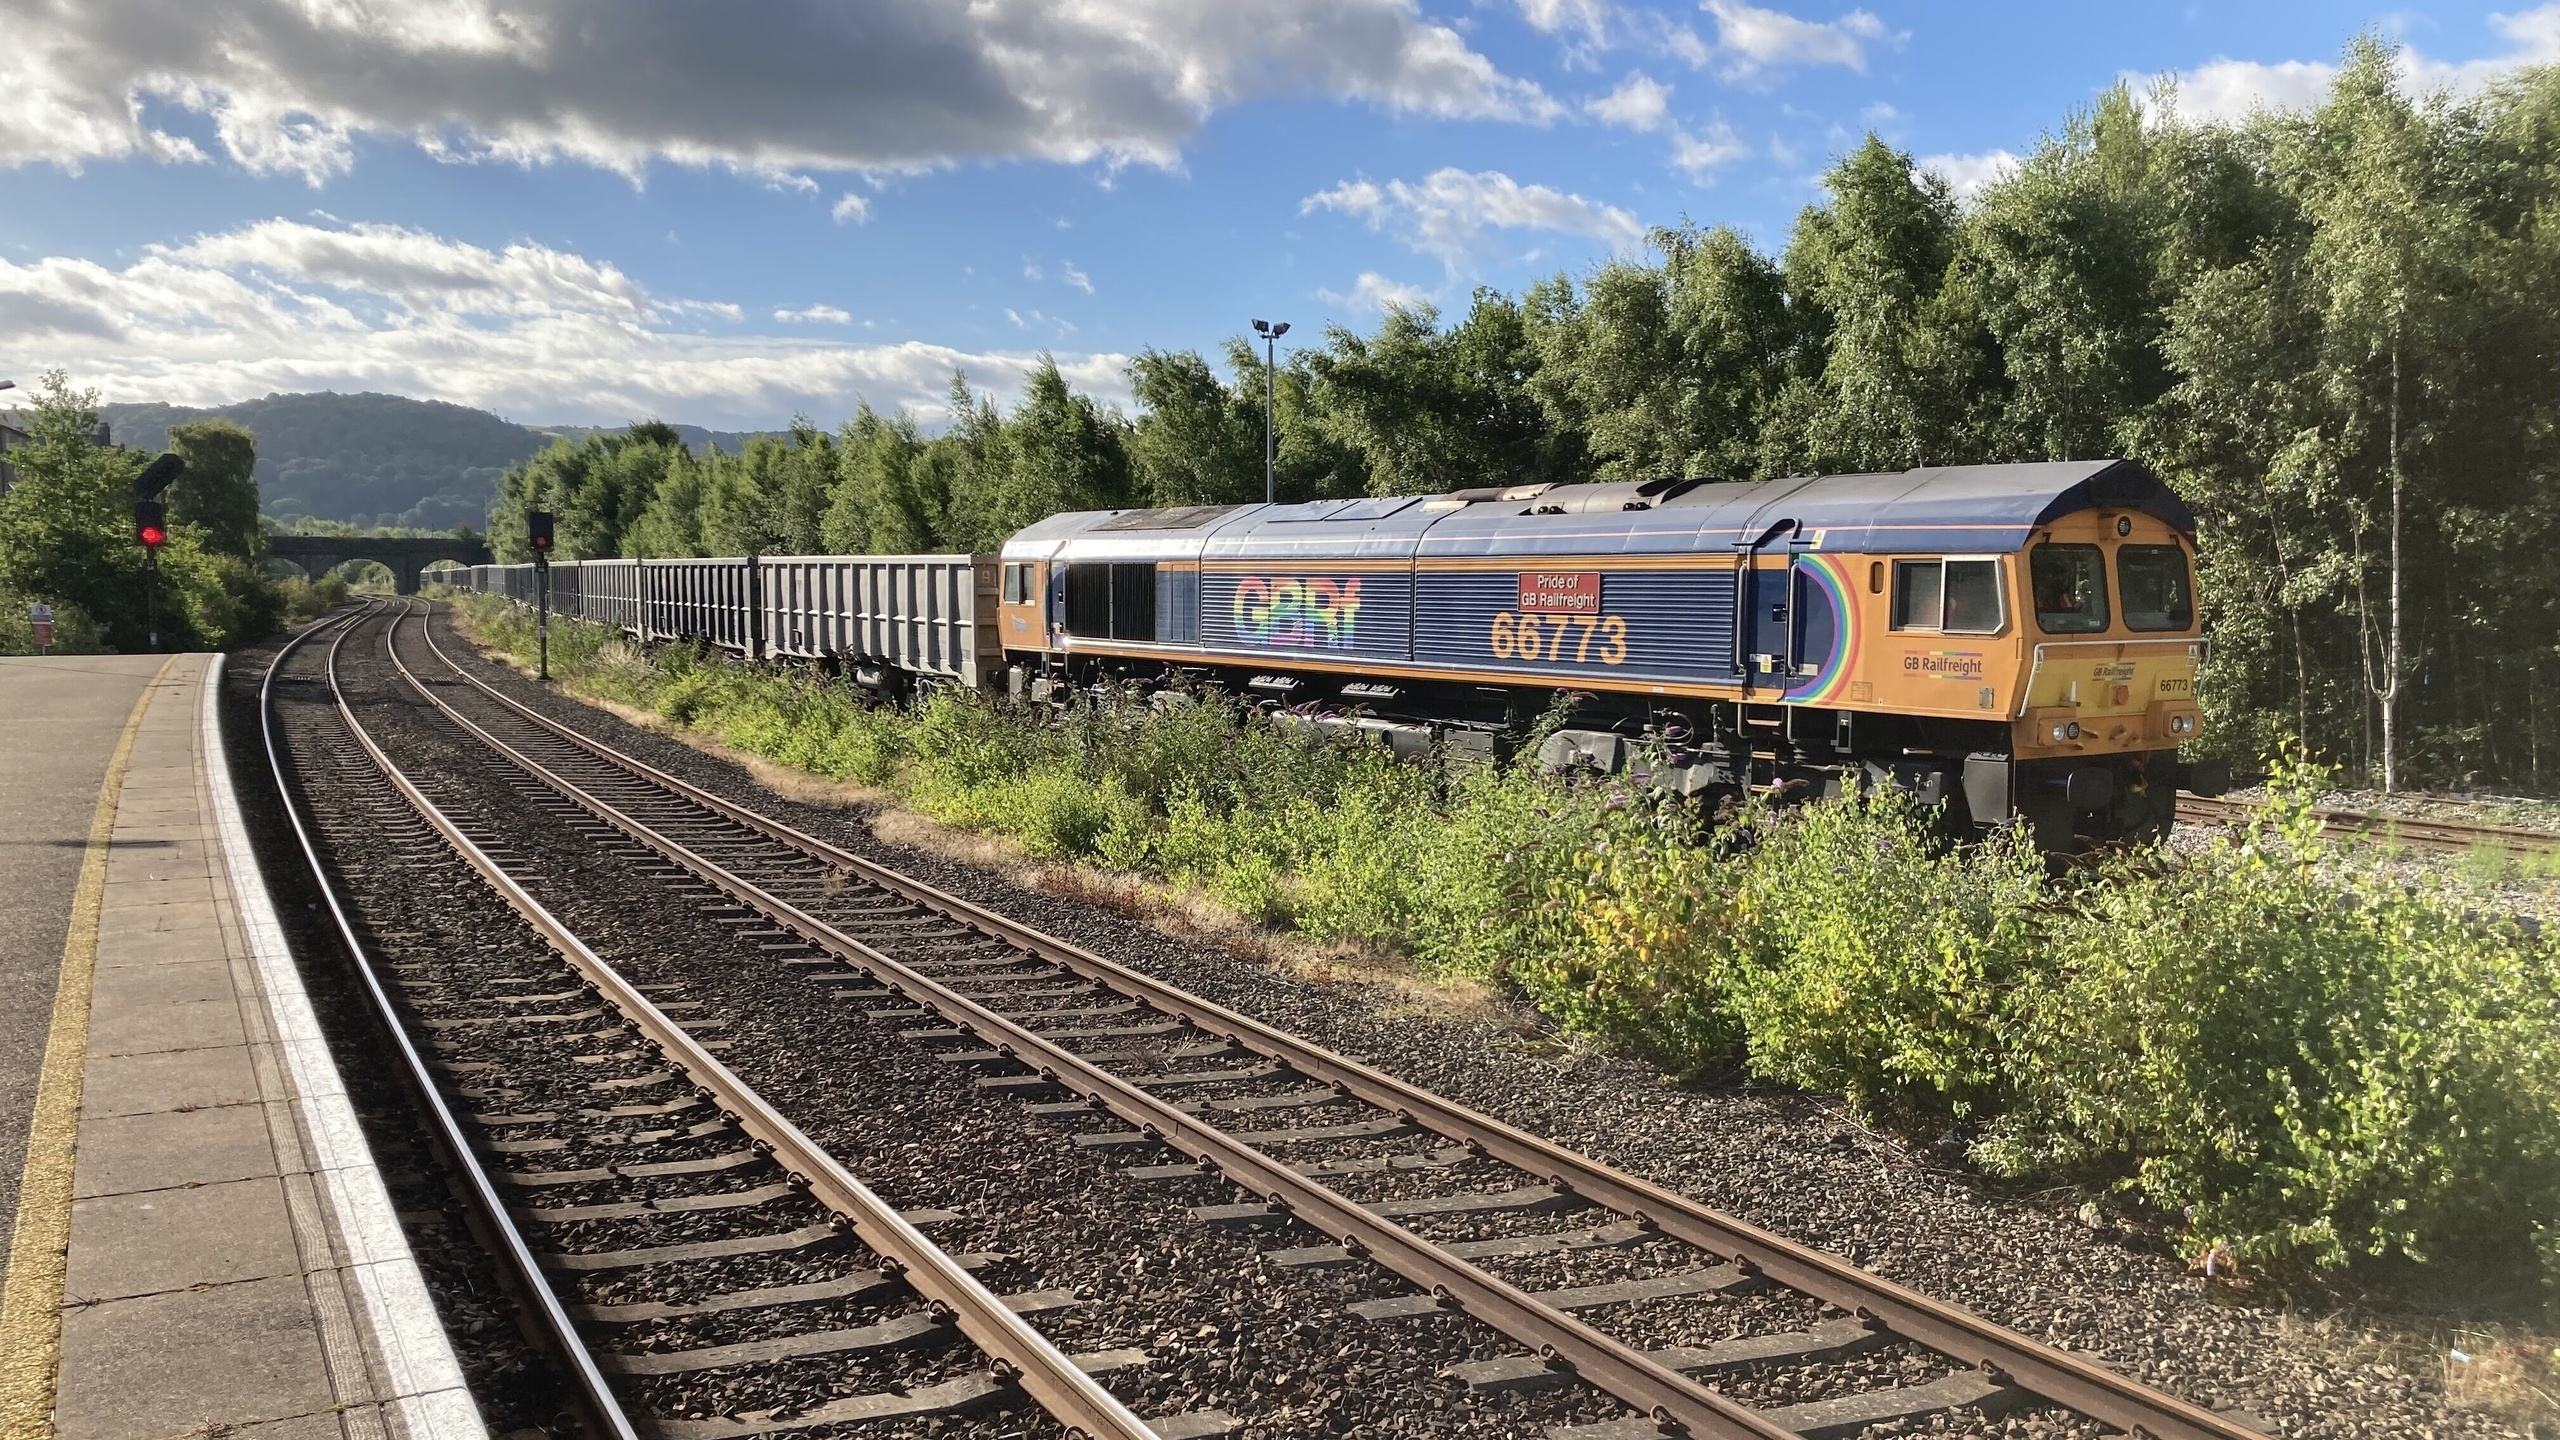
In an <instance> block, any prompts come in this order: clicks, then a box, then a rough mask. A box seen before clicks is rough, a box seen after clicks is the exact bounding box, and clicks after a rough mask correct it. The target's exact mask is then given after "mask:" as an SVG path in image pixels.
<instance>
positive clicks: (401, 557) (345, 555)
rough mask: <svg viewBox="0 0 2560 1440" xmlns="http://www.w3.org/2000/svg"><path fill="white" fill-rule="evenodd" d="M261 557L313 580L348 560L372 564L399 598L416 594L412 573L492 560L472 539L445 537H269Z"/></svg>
mask: <svg viewBox="0 0 2560 1440" xmlns="http://www.w3.org/2000/svg"><path fill="white" fill-rule="evenodd" d="M267 554H268V555H269V556H271V557H273V558H275V559H278V560H290V561H292V562H293V563H294V564H296V565H299V566H301V567H302V569H303V573H304V574H307V575H310V576H311V577H313V578H314V579H317V578H318V577H320V576H322V575H325V574H327V573H329V572H330V571H332V570H335V569H337V568H338V567H339V566H341V565H344V564H346V563H347V562H348V561H350V560H378V561H380V562H381V563H382V565H383V566H384V568H386V569H388V570H389V571H390V572H391V588H392V589H393V590H395V591H397V592H398V593H400V594H402V595H415V594H417V593H418V572H419V571H420V570H422V569H424V568H426V566H427V565H428V564H429V563H430V562H432V561H436V560H455V561H459V562H461V563H462V564H465V565H486V564H489V563H491V562H492V561H493V560H494V559H495V558H496V557H495V556H493V555H491V554H490V553H489V547H488V546H487V545H484V544H482V543H480V542H479V541H477V540H457V539H455V538H453V537H452V536H449V535H439V536H430V537H428V538H426V539H421V540H409V539H401V540H395V539H392V538H390V537H388V536H378V535H270V536H268V537H267Z"/></svg>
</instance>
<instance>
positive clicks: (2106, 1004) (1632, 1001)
mask: <svg viewBox="0 0 2560 1440" xmlns="http://www.w3.org/2000/svg"><path fill="white" fill-rule="evenodd" d="M465 610H466V615H467V617H468V623H469V624H470V625H471V627H472V628H473V629H474V630H475V632H476V633H477V634H478V635H479V636H480V637H481V638H482V639H483V640H484V641H486V642H488V643H492V644H495V645H499V646H502V647H504V648H507V649H509V650H511V651H514V652H515V653H517V654H519V655H521V656H527V657H529V656H530V653H531V628H530V626H529V625H528V624H527V623H526V622H525V620H524V618H523V615H522V612H521V611H517V610H514V609H512V608H510V607H507V606H504V605H503V604H499V603H497V602H471V603H467V604H466V606H465ZM552 666H553V671H554V673H555V674H557V675H560V676H563V677H564V678H565V679H567V680H568V681H569V682H570V683H571V684H573V685H576V686H578V687H580V688H583V689H585V690H587V691H589V692H590V693H594V694H598V695H601V696H604V697H607V698H610V699H614V700H618V701H621V702H623V703H626V704H632V705H638V706H644V707H647V708H650V709H653V710H655V711H656V712H657V713H658V714H661V715H663V716H665V717H667V718H668V719H670V720H673V721H676V722H678V723H681V724H685V725H689V726H692V727H694V728H696V729H698V730H700V731H703V732H704V733H707V734H710V735H713V736H716V737H717V738H719V739H720V740H721V741H723V742H725V743H727V744H729V745H732V746H735V747H737V748H739V749H742V750H747V751H751V752H753V753H756V754H759V755H764V756H768V757H770V758H772V759H774V760H777V761H780V762H782V763H785V764H789V765H794V766H798V767H801V768H803V769H806V770H809V771H813V772H815V773H818V774H822V775H828V776H833V777H836V778H840V779H846V780H853V781H859V782H861V783H864V784H867V785H873V786H878V787H881V788H883V789H886V790H889V791H892V792H894V793H895V794H897V795H899V796H901V797H903V798H904V799H905V800H906V801H907V803H909V804H911V805H913V806H915V807H916V808H918V809H920V810H922V811H924V812H926V813H928V814H930V815H933V816H935V817H936V818H938V819H941V820H944V821H946V822H949V823H952V824H955V825H960V826H966V827H969V828H972V829H976V830H981V831H986V832H990V833H995V834H1002V835H1008V836H1011V837H1013V838H1015V839H1017V840H1019V841H1020V842H1021V843H1022V844H1023V845H1024V846H1025V847H1026V848H1027V849H1029V850H1030V851H1031V852H1033V853H1034V854H1038V855H1042V856H1049V857H1056V858H1060V859H1068V860H1078V861H1085V862H1090V863H1097V864H1102V865H1107V866H1111V867H1115V868H1119V869H1123V870H1129V871H1135V872H1140V873H1144V874H1148V875H1153V876H1157V877H1161V878H1164V879H1167V880H1171V881H1174V882H1177V883H1180V884H1183V885H1187V886H1191V887H1195V888H1196V889H1198V890H1199V891H1202V892H1205V893H1206V894H1208V895H1210V896H1212V897H1214V898H1216V899H1217V900H1219V901H1222V902H1224V903H1225V904H1227V905H1229V906H1231V907H1233V908H1234V909H1235V910H1237V911H1239V912H1241V913H1243V914H1245V915H1247V916H1250V917H1252V918H1254V919H1256V920H1259V921H1262V922H1264V923H1267V924H1271V925H1277V926H1287V927H1291V928H1294V929H1296V930H1298V931H1300V932H1303V933H1305V934H1307V935H1310V936H1313V937H1316V938H1318V939H1321V940H1328V941H1339V942H1343V943H1346V944H1354V945H1359V946H1363V947H1367V948H1369V949H1371V950H1374V951H1379V952H1384V953H1388V954H1393V955H1400V956H1403V957H1406V958H1407V959H1409V960H1410V961H1411V962H1412V963H1413V965H1414V966H1415V967H1416V968H1417V969H1419V970H1421V971H1423V972H1425V973H1430V974H1439V975H1464V976H1474V977H1481V978H1485V979H1489V980H1492V981H1494V982H1496V983H1498V984H1501V985H1503V986H1506V987H1508V988H1509V989H1511V990H1512V991H1513V992H1514V993H1517V994H1520V995H1522V996H1525V997H1526V998H1528V999H1530V1000H1531V1001H1533V1002H1535V1003H1536V1004H1537V1005H1538V1006H1539V1007H1540V1008H1541V1009H1542V1010H1544V1011H1545V1012H1546V1013H1547V1014H1549V1015H1551V1016H1553V1017H1555V1018H1556V1019H1557V1020H1558V1021H1560V1022H1562V1023H1563V1024H1565V1025H1567V1026H1570V1027H1573V1028H1575V1029H1579V1030H1582V1031H1586V1032H1589V1033H1592V1034H1596V1035H1599V1036H1603V1037H1606V1038H1607V1039H1609V1040H1611V1041H1614V1042H1616V1043H1618V1044H1620V1045H1622V1046H1625V1047H1626V1048H1629V1049H1632V1050H1636V1051H1639V1052H1641V1053H1644V1054H1646V1055H1648V1056H1651V1057H1653V1058H1655V1059H1656V1060H1658V1061H1660V1062H1661V1063H1663V1064H1665V1065H1667V1066H1668V1067H1670V1068H1672V1069H1675V1070H1678V1071H1683V1072H1689V1073H1706V1074H1748V1075H1750V1076H1753V1077H1757V1078H1759V1079H1762V1080H1766V1081H1771V1082H1777V1083H1782V1084H1788V1085H1795V1086H1802V1087H1805V1088H1809V1089H1813V1090H1818V1091H1824V1092H1830V1093H1837V1094H1840V1095H1842V1096H1844V1097H1846V1099H1847V1100H1848V1102H1849V1103H1850V1104H1851V1105H1852V1106H1854V1107H1856V1108H1857V1109H1858V1110H1859V1111H1860V1112H1861V1113H1863V1114H1865V1115H1867V1116H1869V1117H1872V1118H1874V1119H1875V1120H1877V1121H1879V1122H1881V1123H1885V1124H1888V1125H1892V1126H1895V1127H1897V1128H1900V1129H1902V1130H1904V1131H1905V1132H1907V1133H1912V1134H1915V1135H1922V1136H1928V1137H1932V1138H1935V1137H1938V1136H1941V1135H1942V1134H1943V1133H1945V1132H1946V1131H1948V1130H1950V1129H1953V1130H1955V1131H1956V1132H1957V1133H1959V1134H1961V1135H1963V1136H1964V1137H1965V1138H1966V1139H1967V1141H1968V1142H1969V1143H1970V1145H1971V1148H1972V1153H1973V1156H1974V1158H1975V1159H1976V1160H1977V1161H1978V1162H1979V1163H1980V1164H1982V1165H1983V1166H1985V1167H1986V1168H1988V1169H1990V1170H1993V1171H1995V1172H1999V1173H2002V1174H2008V1175H2017V1176H2031V1175H2032V1176H2062V1177H2067V1178H2072V1179H2076V1180H2080V1181H2083V1182H2086V1183H2091V1184H2095V1185H2101V1186H2107V1187H2111V1188H2114V1189H2116V1190H2118V1191H2120V1192H2122V1193H2123V1194H2125V1195H2126V1196H2128V1197H2131V1198H2135V1199H2138V1200H2140V1201H2143V1202H2146V1203H2147V1204H2149V1205H2150V1206H2152V1207H2154V1208H2155V1209H2156V1211H2157V1212H2158V1213H2161V1214H2163V1215H2165V1216H2168V1217H2171V1221H2172V1223H2173V1224H2175V1225H2177V1226H2179V1227H2181V1229H2182V1232H2183V1237H2184V1240H2185V1243H2187V1244H2188V1245H2189V1246H2190V1247H2192V1248H2193V1249H2194V1250H2195V1251H2196V1252H2198V1253H2201V1252H2204V1251H2208V1250H2215V1249H2219V1250H2221V1251H2222V1252H2224V1253H2226V1254H2229V1255H2231V1256H2234V1257H2236V1258H2238V1259H2240V1260H2242V1261H2256V1262H2262V1263H2266V1264H2275V1265H2290V1266H2307V1267H2319V1268H2336V1267H2343V1266H2349V1265H2353V1264H2356V1263H2359V1262H2363V1261H2369V1260H2372V1259H2375V1258H2378V1257H2393V1258H2396V1259H2399V1260H2405V1261H2440V1260H2441V1261H2458V1262H2459V1263H2461V1264H2462V1265H2464V1266H2465V1267H2469V1268H2479V1269H2482V1270H2483V1271H2484V1273H2497V1272H2499V1271H2500V1270H2501V1268H2503V1269H2504V1270H2506V1271H2510V1272H2513V1271H2516V1270H2518V1269H2519V1268H2520V1267H2521V1268H2535V1267H2537V1266H2538V1267H2540V1268H2542V1270H2543V1272H2544V1273H2545V1274H2547V1275H2548V1276H2549V1277H2550V1279H2551V1281H2552V1282H2553V1283H2554V1285H2555V1287H2560V950H2556V949H2555V945H2554V943H2553V942H2552V941H2551V940H2548V939H2544V938H2541V937H2539V936H2537V935H2534V934H2532V933H2529V932H2528V931H2527V929H2526V928H2524V927H2522V926H2520V925H2518V924H2516V923H2514V922H2512V921H2508V920H2504V919H2501V918H2499V917H2497V916H2495V915H2494V914H2487V913H2482V912H2481V911H2480V910H2478V909H2477V908H2475V903H2476V900H2477V896H2476V895H2475V894H2473V893H2471V892H2467V891H2464V890H2461V889H2458V888H2427V887H2423V886H2421V887H2417V888H2411V887H2408V886H2405V885H2402V884H2399V883H2397V882H2392V881H2388V880H2386V879H2384V878H2382V877H2381V876H2379V875H2378V874H2376V873H2375V872H2373V871H2370V870H2367V869H2360V868H2357V867H2356V866H2354V865H2352V864H2350V863H2347V862H2346V861H2345V859H2344V858H2343V857H2342V855H2341V852H2339V851H2337V850H2335V849H2333V848H2332V847H2330V846H2328V845H2327V844H2326V843H2325V842H2323V841H2322V840H2320V838H2319V834H2318V831H2319V823H2318V820H2317V818H2316V817H2315V816H2313V815H2312V813H2311V806H2312V797H2313V796H2314V795H2315V794H2316V793H2317V789H2318V785H2319V782H2320V780H2321V778H2322V777H2321V776H2319V775H2318V774H2316V773H2314V772H2312V771H2310V770H2308V769H2307V768H2305V767H2301V766H2280V767H2279V780H2278V784H2277V785H2276V786H2275V789H2276V792H2277V798H2276V803H2275V804H2274V805H2273V806H2272V807H2270V809H2269V810H2268V811H2267V812H2266V815H2265V816H2264V818H2262V819H2261V820H2260V821H2259V822H2258V823H2257V824H2256V825H2255V826H2254V827H2252V828H2250V829H2247V830H2245V831H2242V832H2238V833H2236V834H2233V835H2229V836H2226V837H2224V838H2220V839H2216V840H2212V841H2209V842H2207V843H2205V844H2203V845H2201V846H2200V847H2198V848H2195V849H2192V850H2187V851H2181V852H2177V853H2174V854H2172V853H2167V852H2143V853H2136V854H2127V855H2124V856H2121V857H2119V858H2116V859H2114V860H2110V861H2108V862H2106V863H2104V864H2102V865H2100V866H2098V867H2097V868H2095V869H2094V870H2089V871H2083V872H2080V873H2077V874H2075V875H2072V876H2069V877H2065V878H2063V879H2060V880H2056V879H2053V878H2051V877H2049V876H2048V875H2047V872H2046V868H2045V865H2044V862H2043V860H2042V859H2041V857H2039V856H2038V855H2036V854H2035V853H2034V851H2033V849H2032V848H2031V847H2030V846H2029V844H2028V842H2027V840H2026V838H2025V836H2024V835H2023V834H2018V833H2003V834H1997V835H1994V836H1992V837H1990V838H1989V839H1987V840H1984V841H1982V842H1981V843H1978V844H1972V845H1966V846H1962V847H1950V846H1948V845H1946V844H1944V843H1942V842H1941V841H1939V840H1938V839H1937V838H1936V837H1935V836H1934V835H1933V833H1932V829H1931V825H1930V823H1929V816H1927V815H1926V814H1924V813H1923V812H1921V811H1920V810H1919V809H1918V808H1916V807H1915V806H1914V805H1913V804H1912V802H1910V801H1909V800H1907V799H1906V798H1905V797H1904V796H1903V795H1902V794H1901V793H1900V792H1897V791H1892V790H1877V791H1864V792H1861V791H1856V790H1852V791H1851V792H1850V793H1848V794H1846V795H1844V796H1842V797H1840V798H1838V799H1835V800H1829V801H1824V802H1820V803H1817V804H1811V805H1805V806H1800V807H1796V808H1794V809H1791V810H1786V811H1778V810H1772V809H1767V808H1760V807H1750V808H1746V809H1745V810H1744V811H1743V812H1742V813H1741V814H1740V815H1739V816H1736V817H1732V818H1730V819H1729V820H1727V821H1726V822H1725V823H1723V824H1721V825H1709V824H1707V823H1705V822H1704V821H1703V820H1702V819H1701V817H1699V816H1698V815H1697V814H1696V813H1695V812H1694V811H1693V810H1690V809H1688V808H1685V807H1681V806H1676V805H1667V804H1664V803H1662V802H1661V801H1659V800H1658V799H1656V798H1653V797H1650V796H1648V795H1647V794H1645V793H1644V792H1640V791H1629V790H1623V789H1618V788H1613V787H1612V786H1610V785H1608V784H1605V783H1591V782H1582V783H1565V782H1560V781H1553V780H1548V779H1545V778H1542V777H1539V776H1537V775H1535V774H1532V773H1529V772H1527V771H1526V770H1523V769H1519V768H1496V767H1490V766H1482V765H1467V764H1453V763H1445V762H1441V761H1426V762H1423V763H1412V762H1402V761H1398V760H1395V759H1393V758H1391V757H1390V756H1388V755H1387V754H1386V752H1385V751H1383V750H1382V749H1379V748H1376V747H1374V746H1368V745H1363V744H1358V743H1352V742H1348V741H1342V740H1334V739H1327V738H1322V737H1319V736H1316V735H1314V734H1313V733H1311V732H1310V731H1308V730H1306V729H1304V728H1292V727H1285V726H1278V725H1273V724H1268V723H1264V722H1262V721H1261V720H1259V719H1258V718H1255V717H1253V716H1252V715H1251V713H1250V712H1248V711H1245V710H1242V709H1240V708H1238V707H1237V706H1235V705H1234V704H1232V703H1230V702H1227V701H1224V700H1221V699H1218V698H1215V697H1211V696H1194V695H1154V696H1143V695H1138V694H1134V693H1133V694H1129V695H1125V696H1119V697H1114V698H1111V699H1109V700H1107V701H1106V702H1105V703H1102V704H1098V705H1093V706H1088V707H1080V708H1077V709H1076V710H1074V711H1073V712H1072V713H1071V714H1070V715H1069V716H1068V717H1066V718H1065V719H1064V720H1062V721H1052V720H1049V719H1047V718H1044V717H1041V716H1037V715H1034V714H1031V713H1029V712H1024V711H1020V710H1016V709H1013V708H1011V707H1009V706H1007V705H1004V704H1002V703H1000V702H995V701H990V700H987V699H983V698H980V697H978V696H975V695H970V694H964V693H960V692H955V691H944V692H940V693H937V694H935V695H933V696H931V697H930V698H928V699H927V700H925V701H924V702H923V703H921V704H919V705H917V706H914V707H912V708H910V709H892V708H885V707H877V706H873V705H870V704H868V703H866V702H865V701H864V700H863V699H862V697H860V696H859V694H858V693H857V692H855V691H853V690H852V689H850V688H849V687H847V686H844V685H842V684H839V683H836V682H832V681H827V680H823V679H819V678H814V677H811V676H808V675H806V674H796V673H791V672H784V671H777V670H766V669H759V668H751V667H745V666H740V665H736V664H732V663H729V662H727V661H724V660H720V659H717V658H706V657H703V656H699V655H696V654H694V653H692V652H689V651H685V650H682V649H673V648H670V649H662V650H658V651H656V652H653V653H650V654H647V655H643V654H642V653H640V652H639V651H637V650H636V649H634V648H633V647H631V646H630V645H629V644H627V643H626V642H624V641H622V640H620V639H618V638H615V637H614V636H612V635H611V634H610V633H608V632H605V631H602V630H599V629H595V628H593V627H588V626H581V625H576V624H574V623H568V624H556V625H555V627H554V630H553V644H552ZM2448 883H2451V882H2448ZM2554 1293H2560V1288H2556V1289H2555V1292H2554Z"/></svg>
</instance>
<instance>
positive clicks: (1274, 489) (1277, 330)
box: [1253, 320, 1289, 505]
mask: <svg viewBox="0 0 2560 1440" xmlns="http://www.w3.org/2000/svg"><path fill="white" fill-rule="evenodd" d="M1253 329H1254V333H1256V334H1258V335H1260V336H1261V337H1262V503H1263V504H1265V505H1276V504H1278V503H1280V464H1279V456H1280V438H1279V437H1280V425H1279V414H1280V410H1279V395H1280V337H1281V336H1283V335H1286V334H1288V333H1289V322H1288V321H1286V320H1282V321H1279V322H1278V323H1276V324H1275V323H1274V322H1272V321H1269V320H1256V321H1254V322H1253Z"/></svg>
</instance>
